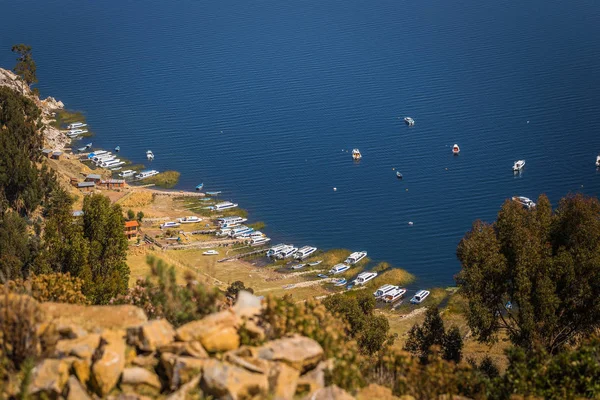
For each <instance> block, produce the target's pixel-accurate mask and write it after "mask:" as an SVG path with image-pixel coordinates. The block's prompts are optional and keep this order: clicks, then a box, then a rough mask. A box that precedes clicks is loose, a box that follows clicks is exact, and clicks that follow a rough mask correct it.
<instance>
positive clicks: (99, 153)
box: [88, 143, 108, 160]
mask: <svg viewBox="0 0 600 400" xmlns="http://www.w3.org/2000/svg"><path fill="white" fill-rule="evenodd" d="M90 144H91V143H90ZM106 153H108V151H106V150H96V151H95V152H93V153H90V154H88V158H89V159H90V160H91V159H93V158H94V157H96V156H101V155H102V154H106Z"/></svg>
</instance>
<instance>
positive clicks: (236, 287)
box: [225, 281, 254, 301]
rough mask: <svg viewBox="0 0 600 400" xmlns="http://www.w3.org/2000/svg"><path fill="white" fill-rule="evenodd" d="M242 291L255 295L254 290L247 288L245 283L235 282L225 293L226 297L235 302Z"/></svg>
mask: <svg viewBox="0 0 600 400" xmlns="http://www.w3.org/2000/svg"><path fill="white" fill-rule="evenodd" d="M242 290H245V291H246V292H250V293H254V289H252V288H249V287H246V286H245V285H244V282H242V281H235V282H233V283H232V284H231V285H229V287H227V290H226V291H225V296H226V297H227V298H228V299H230V300H232V301H235V300H237V297H238V294H239V293H240V291H242Z"/></svg>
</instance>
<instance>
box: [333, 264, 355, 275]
mask: <svg viewBox="0 0 600 400" xmlns="http://www.w3.org/2000/svg"><path fill="white" fill-rule="evenodd" d="M349 269H350V266H349V265H347V264H336V265H334V266H333V268H331V269H330V270H329V273H330V274H331V275H337V274H341V273H342V272H344V271H348V270H349Z"/></svg>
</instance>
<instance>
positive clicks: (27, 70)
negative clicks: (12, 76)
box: [12, 43, 38, 93]
mask: <svg viewBox="0 0 600 400" xmlns="http://www.w3.org/2000/svg"><path fill="white" fill-rule="evenodd" d="M12 52H13V53H16V54H18V55H19V56H18V57H17V64H16V65H15V69H14V71H15V73H16V74H17V75H19V76H20V77H21V80H22V81H23V83H24V84H26V85H27V86H31V85H33V84H34V83H37V81H38V80H37V75H36V70H37V67H36V65H35V61H33V57H32V55H31V46H28V45H26V44H23V43H20V44H15V45H14V46H13V47H12ZM22 90H23V93H25V86H24V85H23V86H22Z"/></svg>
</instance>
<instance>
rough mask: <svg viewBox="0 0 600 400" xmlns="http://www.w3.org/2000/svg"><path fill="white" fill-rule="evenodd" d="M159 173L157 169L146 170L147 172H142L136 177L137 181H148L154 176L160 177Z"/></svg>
mask: <svg viewBox="0 0 600 400" xmlns="http://www.w3.org/2000/svg"><path fill="white" fill-rule="evenodd" d="M158 173H159V172H158V171H157V170H155V169H150V170H146V171H142V172H140V173H139V174H137V175H135V178H136V179H137V180H142V179H146V178H150V177H151V176H154V175H158Z"/></svg>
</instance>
